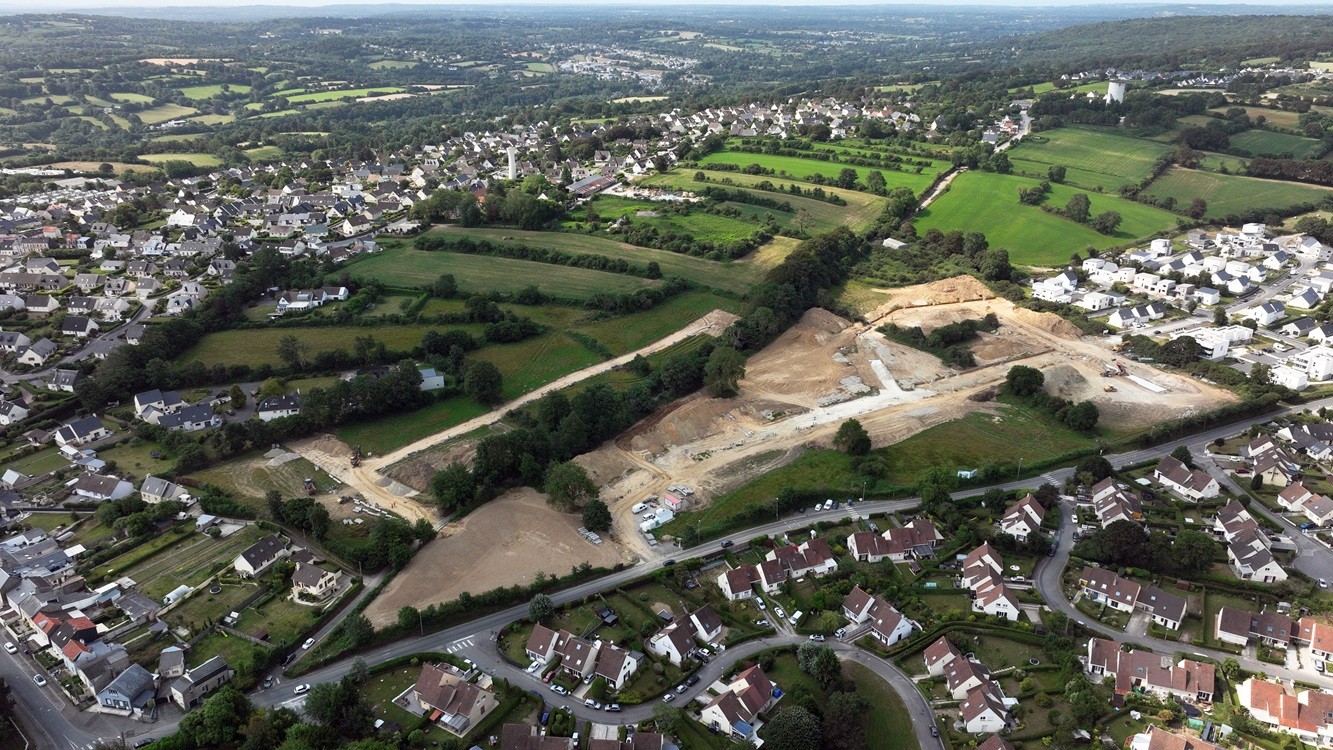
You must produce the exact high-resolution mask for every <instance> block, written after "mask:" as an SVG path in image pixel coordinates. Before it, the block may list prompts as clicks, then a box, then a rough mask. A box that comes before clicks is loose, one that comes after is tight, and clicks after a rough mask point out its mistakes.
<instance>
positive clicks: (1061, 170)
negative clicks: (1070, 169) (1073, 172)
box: [1046, 164, 1065, 182]
mask: <svg viewBox="0 0 1333 750" xmlns="http://www.w3.org/2000/svg"><path fill="white" fill-rule="evenodd" d="M1046 179H1048V180H1050V181H1051V182H1064V181H1065V165H1063V164H1054V165H1052V166H1051V168H1050V169H1047V170H1046Z"/></svg>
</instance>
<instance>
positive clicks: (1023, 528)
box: [1000, 493, 1046, 543]
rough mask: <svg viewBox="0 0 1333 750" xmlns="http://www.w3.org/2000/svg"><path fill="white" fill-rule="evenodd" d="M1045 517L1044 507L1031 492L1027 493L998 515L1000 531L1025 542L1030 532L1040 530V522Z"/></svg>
mask: <svg viewBox="0 0 1333 750" xmlns="http://www.w3.org/2000/svg"><path fill="white" fill-rule="evenodd" d="M1045 517H1046V509H1045V508H1043V507H1042V506H1041V503H1039V502H1037V498H1035V497H1033V496H1032V493H1028V494H1027V495H1026V496H1025V497H1024V498H1023V499H1022V500H1019V501H1018V502H1016V503H1014V504H1013V505H1011V506H1009V509H1008V510H1006V511H1005V512H1004V515H1003V516H1001V517H1000V532H1001V533H1004V534H1008V535H1009V536H1012V537H1013V538H1014V539H1017V540H1018V541H1019V542H1022V543H1026V542H1027V540H1028V536H1029V535H1030V534H1035V533H1037V532H1038V531H1040V530H1041V523H1042V520H1043V519H1045Z"/></svg>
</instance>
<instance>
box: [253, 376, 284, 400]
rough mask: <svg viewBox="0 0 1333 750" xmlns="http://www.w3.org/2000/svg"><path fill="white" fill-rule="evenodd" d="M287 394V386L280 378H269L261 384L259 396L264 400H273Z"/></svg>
mask: <svg viewBox="0 0 1333 750" xmlns="http://www.w3.org/2000/svg"><path fill="white" fill-rule="evenodd" d="M286 393H287V384H286V383H284V382H282V381H281V380H279V379H278V378H269V379H268V380H265V381H264V382H262V383H260V384H259V395H260V396H263V397H264V398H273V397H274V396H282V395H284V394H286Z"/></svg>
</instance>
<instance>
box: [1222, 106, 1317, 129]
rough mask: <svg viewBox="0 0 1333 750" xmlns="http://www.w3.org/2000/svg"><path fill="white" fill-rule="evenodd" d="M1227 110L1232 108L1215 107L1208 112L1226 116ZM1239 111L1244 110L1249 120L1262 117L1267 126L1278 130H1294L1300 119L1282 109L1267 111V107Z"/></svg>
mask: <svg viewBox="0 0 1333 750" xmlns="http://www.w3.org/2000/svg"><path fill="white" fill-rule="evenodd" d="M1228 109H1232V107H1231V106H1230V105H1229V106H1226V107H1217V108H1216V109H1213V110H1210V111H1212V112H1216V113H1218V114H1219V115H1221V114H1226V111H1227V110H1228ZM1241 109H1243V110H1245V114H1246V115H1248V116H1249V118H1250V119H1251V120H1256V119H1258V118H1260V117H1262V118H1264V121H1265V122H1266V123H1268V124H1269V125H1273V126H1276V127H1279V128H1295V127H1296V126H1297V124H1298V123H1299V121H1300V119H1301V116H1300V113H1297V112H1288V111H1286V110H1284V109H1269V108H1268V107H1241Z"/></svg>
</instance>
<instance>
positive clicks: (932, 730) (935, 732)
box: [930, 727, 940, 737]
mask: <svg viewBox="0 0 1333 750" xmlns="http://www.w3.org/2000/svg"><path fill="white" fill-rule="evenodd" d="M930 736H931V737H939V736H940V730H938V729H936V728H935V727H931V728H930Z"/></svg>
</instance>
